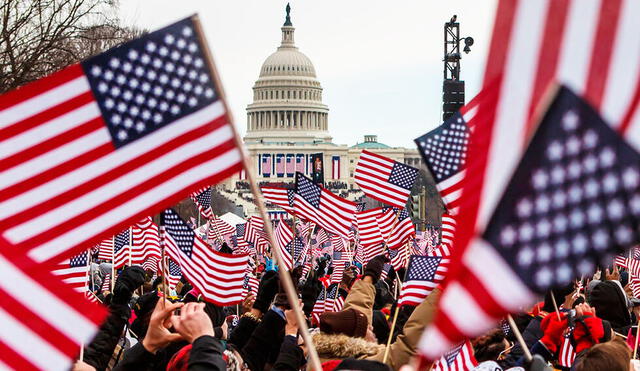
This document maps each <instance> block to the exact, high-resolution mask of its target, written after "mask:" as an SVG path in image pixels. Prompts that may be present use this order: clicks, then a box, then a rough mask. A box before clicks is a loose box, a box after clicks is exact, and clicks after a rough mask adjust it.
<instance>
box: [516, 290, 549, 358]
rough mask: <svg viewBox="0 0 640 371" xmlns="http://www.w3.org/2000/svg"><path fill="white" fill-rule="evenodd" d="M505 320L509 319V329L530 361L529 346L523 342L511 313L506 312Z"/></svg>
mask: <svg viewBox="0 0 640 371" xmlns="http://www.w3.org/2000/svg"><path fill="white" fill-rule="evenodd" d="M551 297H553V294H552V295H551ZM507 321H509V326H511V330H512V331H513V334H514V335H515V336H516V339H518V343H520V347H521V348H522V351H523V352H524V356H525V357H526V358H527V362H531V360H532V359H533V357H532V356H531V352H530V351H529V347H527V343H525V342H524V338H523V337H522V334H521V333H520V330H519V329H518V326H516V321H514V320H513V317H511V314H507Z"/></svg>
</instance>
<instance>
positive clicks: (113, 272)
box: [111, 235, 116, 294]
mask: <svg viewBox="0 0 640 371" xmlns="http://www.w3.org/2000/svg"><path fill="white" fill-rule="evenodd" d="M111 242H113V243H112V244H111V293H112V294H113V288H114V287H115V285H116V236H115V235H114V236H113V237H111Z"/></svg>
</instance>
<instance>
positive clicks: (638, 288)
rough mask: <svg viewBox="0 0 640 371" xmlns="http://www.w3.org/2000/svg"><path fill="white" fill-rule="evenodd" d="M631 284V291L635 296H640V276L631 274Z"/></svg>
mask: <svg viewBox="0 0 640 371" xmlns="http://www.w3.org/2000/svg"><path fill="white" fill-rule="evenodd" d="M629 286H631V292H632V293H633V297H634V298H640V278H638V277H636V276H633V275H632V276H631V279H630V280H629Z"/></svg>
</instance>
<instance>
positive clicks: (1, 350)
mask: <svg viewBox="0 0 640 371" xmlns="http://www.w3.org/2000/svg"><path fill="white" fill-rule="evenodd" d="M78 350H79V349H78ZM27 351H28V350H27ZM2 363H5V364H6V365H7V366H9V367H12V368H13V369H14V370H37V369H38V367H37V366H36V365H34V364H33V363H31V362H29V361H28V360H27V359H26V358H24V357H23V356H22V355H21V354H19V353H17V352H16V351H15V350H13V348H11V347H10V346H8V345H7V344H5V343H4V342H2V341H1V340H0V365H2Z"/></svg>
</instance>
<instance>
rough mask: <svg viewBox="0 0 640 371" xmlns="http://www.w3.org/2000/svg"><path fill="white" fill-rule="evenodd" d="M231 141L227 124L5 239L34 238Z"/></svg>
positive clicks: (54, 210) (9, 234)
mask: <svg viewBox="0 0 640 371" xmlns="http://www.w3.org/2000/svg"><path fill="white" fill-rule="evenodd" d="M231 138H233V133H232V132H231V128H229V127H228V126H227V125H225V126H222V127H220V128H219V129H217V130H215V131H213V132H210V133H208V134H206V135H205V136H202V137H200V138H198V139H196V140H193V141H191V142H188V143H185V144H184V145H182V146H180V147H177V148H175V149H173V150H172V151H170V152H167V153H165V154H164V155H162V156H161V157H157V158H155V159H154V160H153V161H151V162H148V163H146V164H144V165H142V166H140V167H138V168H137V169H135V170H133V171H130V172H128V173H126V174H124V175H123V176H121V177H119V178H115V179H113V180H112V181H111V182H109V183H107V184H105V185H103V186H101V187H99V188H95V189H94V190H92V191H91V192H87V193H85V194H84V195H82V196H81V197H77V198H75V199H73V200H72V201H70V202H67V203H65V204H63V205H61V206H60V207H58V208H56V209H52V210H50V211H49V212H47V213H45V214H42V215H40V216H38V217H36V218H33V219H31V220H29V221H28V222H26V223H23V224H21V225H20V226H16V227H14V228H11V229H9V230H8V231H7V232H6V236H7V237H8V238H11V239H12V240H13V241H17V242H22V241H24V240H27V239H29V238H31V237H34V236H36V235H38V234H40V233H42V232H44V231H46V230H48V229H51V228H53V227H55V226H57V225H59V224H61V223H63V222H65V221H67V220H69V219H72V218H73V217H75V216H78V215H81V214H83V213H84V212H86V211H88V210H91V209H92V208H94V207H95V206H97V205H100V204H101V203H103V202H105V201H108V200H109V199H111V198H112V197H115V196H117V195H118V194H121V193H123V192H126V191H127V190H129V189H131V188H133V187H135V186H137V185H138V184H140V183H142V182H144V181H146V180H148V179H149V178H150V177H152V176H155V175H157V174H160V173H162V172H164V171H166V170H167V169H169V168H171V167H173V166H175V165H177V164H179V163H180V162H182V161H185V160H187V159H189V158H191V157H194V156H196V155H198V154H200V153H203V152H205V151H207V150H209V149H210V148H212V147H215V146H218V145H220V144H221V143H224V142H226V141H228V140H229V139H231Z"/></svg>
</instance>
